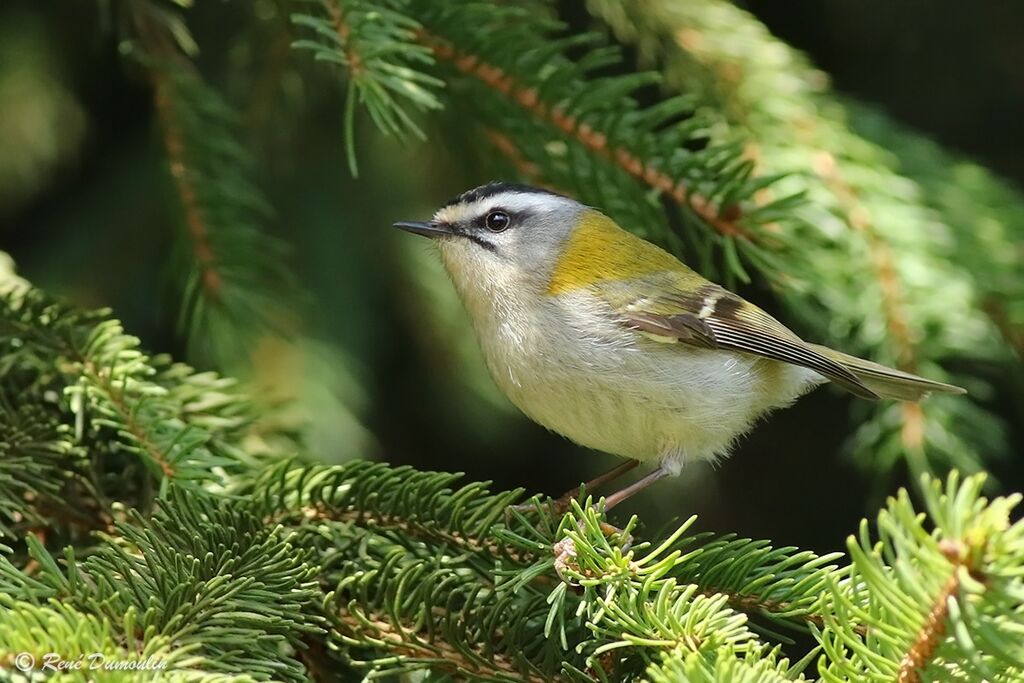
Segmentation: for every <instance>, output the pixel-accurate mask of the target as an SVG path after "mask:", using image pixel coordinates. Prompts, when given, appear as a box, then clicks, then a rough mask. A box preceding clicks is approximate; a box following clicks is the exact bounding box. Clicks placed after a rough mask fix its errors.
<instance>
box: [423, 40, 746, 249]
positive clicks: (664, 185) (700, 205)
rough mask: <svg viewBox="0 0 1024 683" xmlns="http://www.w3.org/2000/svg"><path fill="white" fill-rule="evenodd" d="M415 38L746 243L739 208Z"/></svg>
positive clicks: (472, 62) (467, 59)
mask: <svg viewBox="0 0 1024 683" xmlns="http://www.w3.org/2000/svg"><path fill="white" fill-rule="evenodd" d="M418 36H419V39H420V41H421V42H422V43H423V44H424V45H426V46H427V47H429V48H430V49H431V50H433V52H434V55H435V56H436V57H437V58H438V59H440V60H443V61H446V62H450V63H452V64H453V65H454V66H455V68H456V69H458V70H459V71H460V72H462V73H464V74H466V75H468V76H472V77H474V78H476V79H477V80H479V81H480V82H481V83H483V84H484V85H486V86H488V87H490V88H492V89H494V90H496V91H498V92H500V93H501V94H502V95H504V96H505V97H507V98H508V99H510V100H511V101H513V102H515V103H517V104H518V105H520V106H521V107H522V108H523V109H525V110H527V111H528V112H530V113H531V114H533V115H534V116H536V117H537V118H538V119H541V120H542V121H545V122H547V123H548V124H550V125H552V126H554V127H555V128H557V129H558V130H560V131H562V132H563V133H564V134H565V135H567V136H568V137H571V138H573V139H575V140H576V141H577V142H579V143H580V144H582V145H583V146H584V147H586V148H587V149H589V150H591V151H592V152H594V153H595V154H597V155H599V156H601V157H604V158H605V159H608V160H609V161H612V162H613V163H616V164H618V165H619V166H620V167H621V168H623V169H624V170H625V171H626V172H627V173H629V174H630V175H632V176H633V177H634V178H636V179H637V180H640V181H641V182H643V183H644V184H646V185H648V186H649V187H652V188H654V189H657V190H660V191H661V192H663V193H664V194H665V195H666V196H669V197H671V198H672V199H673V200H674V201H675V202H676V203H678V204H679V205H681V206H685V207H689V208H691V209H692V210H693V211H694V212H695V213H696V214H697V215H698V216H700V217H701V219H703V220H704V221H705V222H706V223H707V224H708V225H710V226H711V227H713V228H714V229H715V230H716V231H717V232H719V233H720V234H722V235H726V236H729V237H738V238H742V239H747V240H750V239H751V236H750V235H749V233H747V232H746V231H745V230H744V229H743V228H741V227H740V226H739V225H738V224H737V220H738V219H739V218H740V211H739V207H738V206H730V207H728V208H727V209H725V210H724V211H719V210H718V209H717V208H716V207H715V206H714V205H713V204H712V203H711V202H710V201H709V200H708V199H707V198H705V197H703V196H702V195H700V194H697V193H696V192H690V191H689V188H687V186H686V185H685V183H683V182H682V181H676V180H673V178H672V177H671V176H669V175H668V174H667V173H665V172H664V171H661V170H660V169H658V168H656V167H654V166H653V165H651V164H650V163H645V162H644V160H643V159H641V158H640V157H639V156H637V155H636V154H634V153H633V152H631V151H630V150H628V149H626V148H624V147H612V146H610V145H609V144H608V138H607V136H606V135H605V134H604V133H602V132H600V131H598V130H594V129H593V128H592V127H591V126H590V125H588V124H586V123H581V122H580V121H579V120H577V119H576V118H575V117H574V116H571V115H570V114H568V113H567V112H566V111H565V110H564V109H562V108H560V107H557V106H555V107H551V106H549V105H547V104H546V103H545V102H542V101H541V99H540V95H539V93H538V91H537V89H536V88H532V87H529V86H526V85H523V84H521V83H519V82H517V81H516V80H515V79H514V78H512V77H511V76H509V75H508V74H506V73H505V72H504V71H503V70H502V69H500V68H499V67H497V66H495V65H493V64H490V63H489V62H486V61H484V60H482V59H480V58H478V57H477V56H476V55H474V54H470V53H467V52H461V51H459V50H456V49H455V48H454V47H452V46H451V45H449V44H448V43H446V42H444V41H442V40H440V39H438V38H437V37H435V36H433V35H431V34H430V33H428V32H427V31H424V30H421V31H420V32H419V33H418Z"/></svg>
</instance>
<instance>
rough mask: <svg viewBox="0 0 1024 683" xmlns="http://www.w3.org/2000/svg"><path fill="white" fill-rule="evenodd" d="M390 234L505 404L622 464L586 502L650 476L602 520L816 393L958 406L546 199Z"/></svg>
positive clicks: (480, 200) (528, 195)
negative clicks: (447, 309) (466, 325)
mask: <svg viewBox="0 0 1024 683" xmlns="http://www.w3.org/2000/svg"><path fill="white" fill-rule="evenodd" d="M395 227H398V228H401V229H403V230H407V231H409V232H412V233H415V234H418V235H425V236H427V237H431V238H433V239H434V241H435V242H436V244H437V246H438V248H439V249H440V252H441V258H442V260H443V262H444V265H445V267H446V269H447V270H448V273H449V274H450V276H451V279H452V281H453V283H454V285H455V288H456V289H457V290H458V293H459V295H460V296H461V298H462V300H463V302H464V304H465V306H466V309H467V310H468V312H469V317H470V319H471V321H472V324H473V327H474V328H475V329H476V333H477V335H478V337H479V340H480V344H481V346H482V347H483V351H484V356H485V358H486V361H487V365H488V367H489V369H490V371H491V374H492V375H493V377H494V380H495V381H496V382H497V384H498V386H499V387H500V388H501V389H502V391H504V393H505V394H506V395H507V396H508V398H509V399H510V400H511V401H512V403H514V404H515V405H516V406H518V407H519V408H520V409H521V410H522V411H523V412H524V413H525V414H526V415H527V416H528V417H530V418H531V419H533V420H534V421H536V422H538V423H540V424H541V425H543V426H544V427H547V428H548V429H550V430H552V431H554V432H557V433H559V434H561V435H563V436H565V437H568V438H569V439H571V440H572V441H575V442H576V443H578V444H580V445H582V446H585V447H587V448H592V449H595V450H599V451H605V452H607V453H612V454H614V455H617V456H621V457H623V458H626V459H627V461H626V463H624V464H622V465H620V466H618V467H616V468H615V469H613V470H611V471H610V472H608V473H606V474H604V475H602V476H600V477H598V478H597V479H595V480H594V481H592V482H590V483H589V484H587V487H588V490H591V489H592V488H593V487H594V486H596V485H602V484H604V483H606V482H607V481H610V480H611V479H613V478H615V477H617V476H618V475H620V474H622V473H624V472H626V471H627V470H629V469H631V468H632V467H634V466H635V465H636V464H638V463H639V462H650V461H653V462H654V463H656V464H657V467H656V468H655V469H654V470H653V471H652V472H650V473H649V474H647V475H646V476H644V477H642V478H641V479H639V480H638V481H636V482H635V483H633V484H632V485H630V486H627V487H625V488H623V489H621V490H620V491H618V492H615V493H613V494H612V495H610V496H608V497H607V498H606V499H605V509H606V510H609V509H611V508H612V507H614V506H615V505H617V504H619V503H621V502H622V501H623V500H625V499H626V498H628V497H630V496H631V495H633V494H635V493H636V492H638V491H640V490H642V489H643V488H645V487H646V486H648V485H649V484H651V483H652V482H654V481H656V480H658V479H660V478H662V477H665V476H669V475H675V474H678V473H679V471H680V470H681V469H682V467H683V466H684V465H685V464H686V463H688V462H691V461H699V460H707V461H715V460H716V459H719V458H722V457H724V456H726V455H728V453H729V450H730V448H731V446H732V445H733V443H734V442H735V441H736V440H737V438H738V437H739V436H741V435H742V434H744V433H745V432H746V431H747V430H749V429H750V428H751V426H752V425H753V424H754V423H755V422H756V421H757V420H758V419H759V418H760V417H761V416H763V415H765V414H766V413H768V412H769V411H772V410H774V409H776V408H782V407H785V406H788V405H789V404H791V403H792V402H793V401H795V400H796V399H797V398H798V397H800V396H801V395H803V394H805V393H807V392H808V391H810V390H811V389H813V388H814V387H816V386H818V385H819V384H823V383H825V382H832V383H833V384H836V385H837V386H839V387H841V388H843V389H845V390H846V391H849V392H850V393H852V394H854V395H855V396H859V397H861V398H867V399H880V398H894V399H900V400H904V401H916V400H918V399H920V398H922V397H924V396H925V395H926V394H928V393H930V392H940V393H950V394H960V393H964V390H963V389H961V388H960V387H956V386H952V385H949V384H943V383H941V382H934V381H932V380H928V379H924V378H923V377H917V376H915V375H911V374H909V373H905V372H901V371H899V370H894V369H891V368H887V367H884V366H882V365H878V364H876V363H872V362H871V361H866V360H861V359H860V358H855V357H853V356H849V355H846V354H844V353H841V352H839V351H835V350H833V349H830V348H827V347H824V346H818V345H816V344H811V343H808V342H805V341H803V340H802V339H800V338H799V337H798V336H797V335H796V334H794V333H793V332H792V331H790V330H789V329H787V328H786V327H785V326H784V325H783V324H782V323H780V322H778V321H777V320H776V319H775V318H773V317H772V316H770V315H768V314H767V313H765V312H764V311H763V310H761V309H760V308H758V307H757V306H755V305H754V304H751V303H749V302H747V301H745V300H744V299H742V298H741V297H739V296H737V295H736V294H733V293H732V292H729V291H728V290H726V289H724V288H723V287H720V286H719V285H716V284H714V283H712V282H710V281H708V280H706V279H704V278H703V277H701V276H700V275H698V274H697V273H696V272H694V271H693V270H691V269H690V268H688V267H687V266H686V265H684V264H683V263H682V262H681V261H679V260H678V259H677V258H676V257H674V256H672V255H671V254H669V253H668V252H666V251H665V250H663V249H660V248H659V247H657V246H655V245H653V244H651V243H650V242H647V241H645V240H643V239H641V238H640V237H637V236H636V235H634V234H632V233H630V232H628V231H626V230H624V229H622V228H621V227H619V226H618V225H617V224H616V223H615V221H613V220H612V219H611V218H609V217H608V216H606V215H604V214H603V213H601V212H600V211H598V210H597V209H594V208H591V207H589V206H585V205H583V204H581V203H579V202H577V201H576V200H574V199H572V198H570V197H566V196H563V195H560V194H556V193H554V192H549V191H547V190H542V189H538V188H535V187H529V186H526V185H516V184H511V183H500V182H496V183H490V184H488V185H483V186H481V187H477V188H475V189H472V190H469V191H467V192H464V193H462V194H460V195H459V196H457V197H455V198H454V199H452V200H451V201H449V202H448V203H447V204H445V205H444V206H442V207H441V208H440V209H438V211H437V212H436V213H435V214H434V217H433V219H432V220H430V221H425V222H399V223H395ZM572 494H573V492H571V491H570V492H568V493H567V494H566V496H563V498H562V499H561V500H563V501H564V500H567V498H566V497H567V496H571V495H572Z"/></svg>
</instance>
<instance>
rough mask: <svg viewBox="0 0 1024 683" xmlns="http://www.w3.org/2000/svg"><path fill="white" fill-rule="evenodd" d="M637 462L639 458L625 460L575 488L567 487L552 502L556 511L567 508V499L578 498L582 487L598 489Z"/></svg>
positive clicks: (588, 489)
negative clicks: (566, 489)
mask: <svg viewBox="0 0 1024 683" xmlns="http://www.w3.org/2000/svg"><path fill="white" fill-rule="evenodd" d="M639 464H640V461H639V460H627V461H626V462H624V463H622V464H620V465H616V466H615V467H613V468H612V469H610V470H608V471H607V472H605V473H604V474H600V475H598V476H596V477H594V478H593V479H591V480H590V481H588V482H587V483H586V484H583V485H581V486H577V487H576V488H572V489H569V490H568V491H566V492H565V493H563V494H562V495H561V496H559V497H558V498H556V499H555V501H554V504H555V506H556V508H557V510H558V512H560V513H561V512H565V511H566V510H568V509H569V501H570V500H573V499H574V498H579V495H580V494H581V493H582V492H583V491H584V489H585V490H587V491H594V490H596V489H598V488H599V487H601V486H604V485H605V484H607V483H608V482H610V481H614V480H616V479H618V478H619V477H621V476H622V475H623V474H625V473H626V472H629V471H630V470H631V469H633V468H634V467H636V466H637V465H639Z"/></svg>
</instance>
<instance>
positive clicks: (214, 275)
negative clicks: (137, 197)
mask: <svg viewBox="0 0 1024 683" xmlns="http://www.w3.org/2000/svg"><path fill="white" fill-rule="evenodd" d="M152 78H153V101H154V103H155V104H156V111H157V116H158V118H159V120H160V124H161V128H162V130H163V139H164V147H165V148H166V150H167V158H168V162H169V164H170V170H171V177H172V178H173V179H174V182H175V184H176V186H177V188H178V196H179V198H180V199H181V206H182V210H183V211H184V214H185V225H186V226H187V228H188V234H189V236H190V237H191V238H192V240H191V241H192V248H193V252H194V254H195V261H196V265H197V266H198V268H199V281H200V282H201V283H202V286H203V288H204V289H205V290H206V295H207V296H209V297H210V298H211V299H213V300H217V299H219V298H220V295H221V276H220V273H219V272H218V270H217V263H216V259H215V257H214V253H213V248H212V247H211V246H210V235H209V231H208V230H207V227H206V221H205V220H204V219H203V212H202V208H201V207H200V206H199V202H198V200H197V197H196V192H195V190H194V189H193V187H192V181H191V180H190V178H189V175H190V174H189V171H188V168H187V167H186V165H185V151H184V144H183V143H182V135H181V130H180V127H179V125H178V122H177V121H176V120H175V117H174V113H173V108H172V106H171V97H172V96H171V94H170V86H169V85H168V83H167V77H166V76H165V75H163V74H161V73H159V72H157V71H154V72H152Z"/></svg>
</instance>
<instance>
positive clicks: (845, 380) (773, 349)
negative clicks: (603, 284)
mask: <svg viewBox="0 0 1024 683" xmlns="http://www.w3.org/2000/svg"><path fill="white" fill-rule="evenodd" d="M620 312H621V313H622V315H623V317H624V321H625V324H626V325H628V326H630V327H632V328H633V329H636V330H640V331H642V332H646V333H648V334H651V335H655V336H656V337H663V338H669V339H674V340H675V341H678V342H680V343H684V344H688V345H691V346H694V347H698V348H705V349H726V350H731V351H740V352H743V353H750V354H753V355H756V356H761V357H763V358H770V359H772V360H776V361H780V362H783V363H790V364H792V365H799V366H801V367H805V368H809V369H811V370H814V371H815V372H817V373H819V374H821V375H823V376H824V377H826V378H828V379H829V380H831V381H833V382H835V383H836V384H838V385H839V386H841V387H843V388H844V389H846V390H847V391H849V392H851V393H853V394H855V395H856V396H860V397H862V398H868V399H877V398H879V395H878V394H877V393H875V392H874V391H872V390H871V389H869V388H868V387H867V386H866V385H865V384H864V383H863V382H861V381H860V379H858V378H857V375H855V374H854V373H853V372H852V371H850V369H848V368H847V367H846V366H845V365H843V364H842V363H839V362H838V361H836V360H833V359H832V358H829V357H827V356H825V355H823V354H822V353H819V352H818V351H817V350H815V349H814V348H812V347H811V346H810V345H809V344H807V343H806V342H804V341H803V340H802V339H800V337H798V336H797V335H796V334H794V333H793V332H792V331H791V330H790V329H789V328H787V327H786V326H785V325H783V324H782V323H780V322H779V321H778V320H776V319H775V318H773V317H771V316H770V315H768V314H767V313H765V312H764V311H762V310H761V309H760V308H757V307H756V306H754V305H753V304H750V303H748V302H746V301H744V300H743V299H741V298H740V297H738V296H736V295H735V294H732V293H731V292H729V291H728V290H726V289H724V288H722V287H719V286H718V285H715V284H712V283H710V282H706V283H704V284H702V285H700V286H699V287H697V288H696V290H695V291H694V293H692V294H688V293H683V292H682V291H679V290H677V293H674V294H669V295H663V296H659V297H653V298H652V297H645V298H642V299H634V300H633V301H629V302H626V304H625V306H624V307H623V310H622V311H620Z"/></svg>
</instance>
